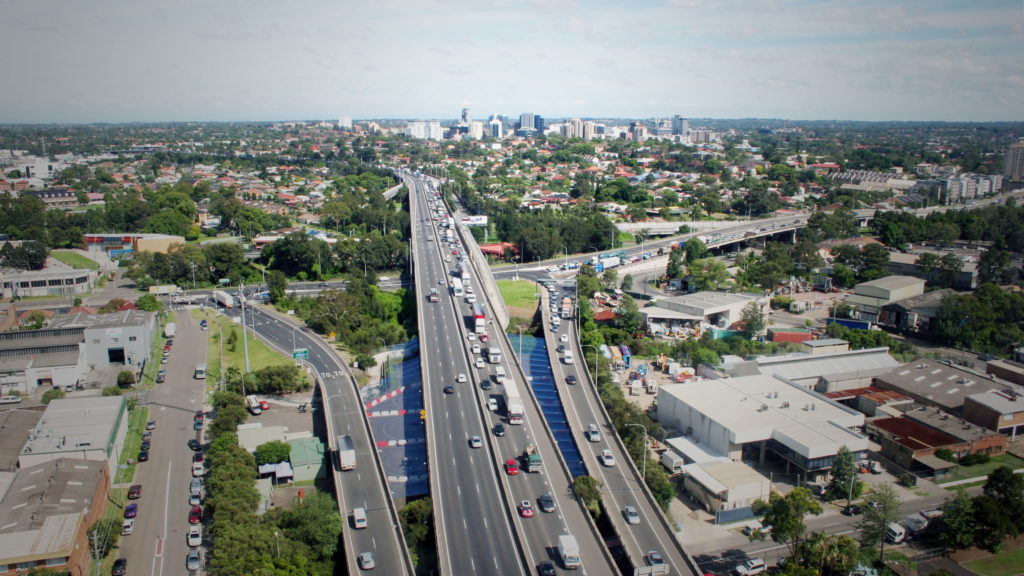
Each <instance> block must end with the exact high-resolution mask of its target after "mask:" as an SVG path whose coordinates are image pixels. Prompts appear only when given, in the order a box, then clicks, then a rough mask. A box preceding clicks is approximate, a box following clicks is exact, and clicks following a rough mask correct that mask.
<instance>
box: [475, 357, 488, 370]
mask: <svg viewBox="0 0 1024 576" xmlns="http://www.w3.org/2000/svg"><path fill="white" fill-rule="evenodd" d="M475 365H476V367H477V368H478V369H480V368H483V367H484V366H486V364H484V359H483V358H477V359H476V364H475Z"/></svg>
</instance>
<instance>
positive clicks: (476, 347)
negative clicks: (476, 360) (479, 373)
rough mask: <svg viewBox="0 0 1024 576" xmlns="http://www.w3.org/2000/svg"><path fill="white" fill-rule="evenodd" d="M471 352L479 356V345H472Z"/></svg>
mask: <svg viewBox="0 0 1024 576" xmlns="http://www.w3.org/2000/svg"><path fill="white" fill-rule="evenodd" d="M471 350H472V351H473V354H479V353H480V345H479V344H473V348H471Z"/></svg>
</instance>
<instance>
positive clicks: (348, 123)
mask: <svg viewBox="0 0 1024 576" xmlns="http://www.w3.org/2000/svg"><path fill="white" fill-rule="evenodd" d="M351 129H352V117H351V116H342V117H341V118H338V130H351Z"/></svg>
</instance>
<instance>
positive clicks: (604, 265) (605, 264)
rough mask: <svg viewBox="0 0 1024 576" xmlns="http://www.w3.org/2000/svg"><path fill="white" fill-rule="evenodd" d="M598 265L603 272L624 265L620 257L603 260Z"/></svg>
mask: <svg viewBox="0 0 1024 576" xmlns="http://www.w3.org/2000/svg"><path fill="white" fill-rule="evenodd" d="M597 263H598V264H600V265H601V269H602V270H608V269H609V268H615V267H616V266H618V265H619V264H622V259H621V258H619V257H618V256H610V257H608V258H601V259H600V260H598V262H597Z"/></svg>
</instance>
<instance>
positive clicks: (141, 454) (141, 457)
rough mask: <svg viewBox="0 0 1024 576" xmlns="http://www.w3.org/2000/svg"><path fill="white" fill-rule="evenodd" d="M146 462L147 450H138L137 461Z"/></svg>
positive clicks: (147, 458)
mask: <svg viewBox="0 0 1024 576" xmlns="http://www.w3.org/2000/svg"><path fill="white" fill-rule="evenodd" d="M146 460H149V450H139V457H138V461H139V462H145V461H146Z"/></svg>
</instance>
